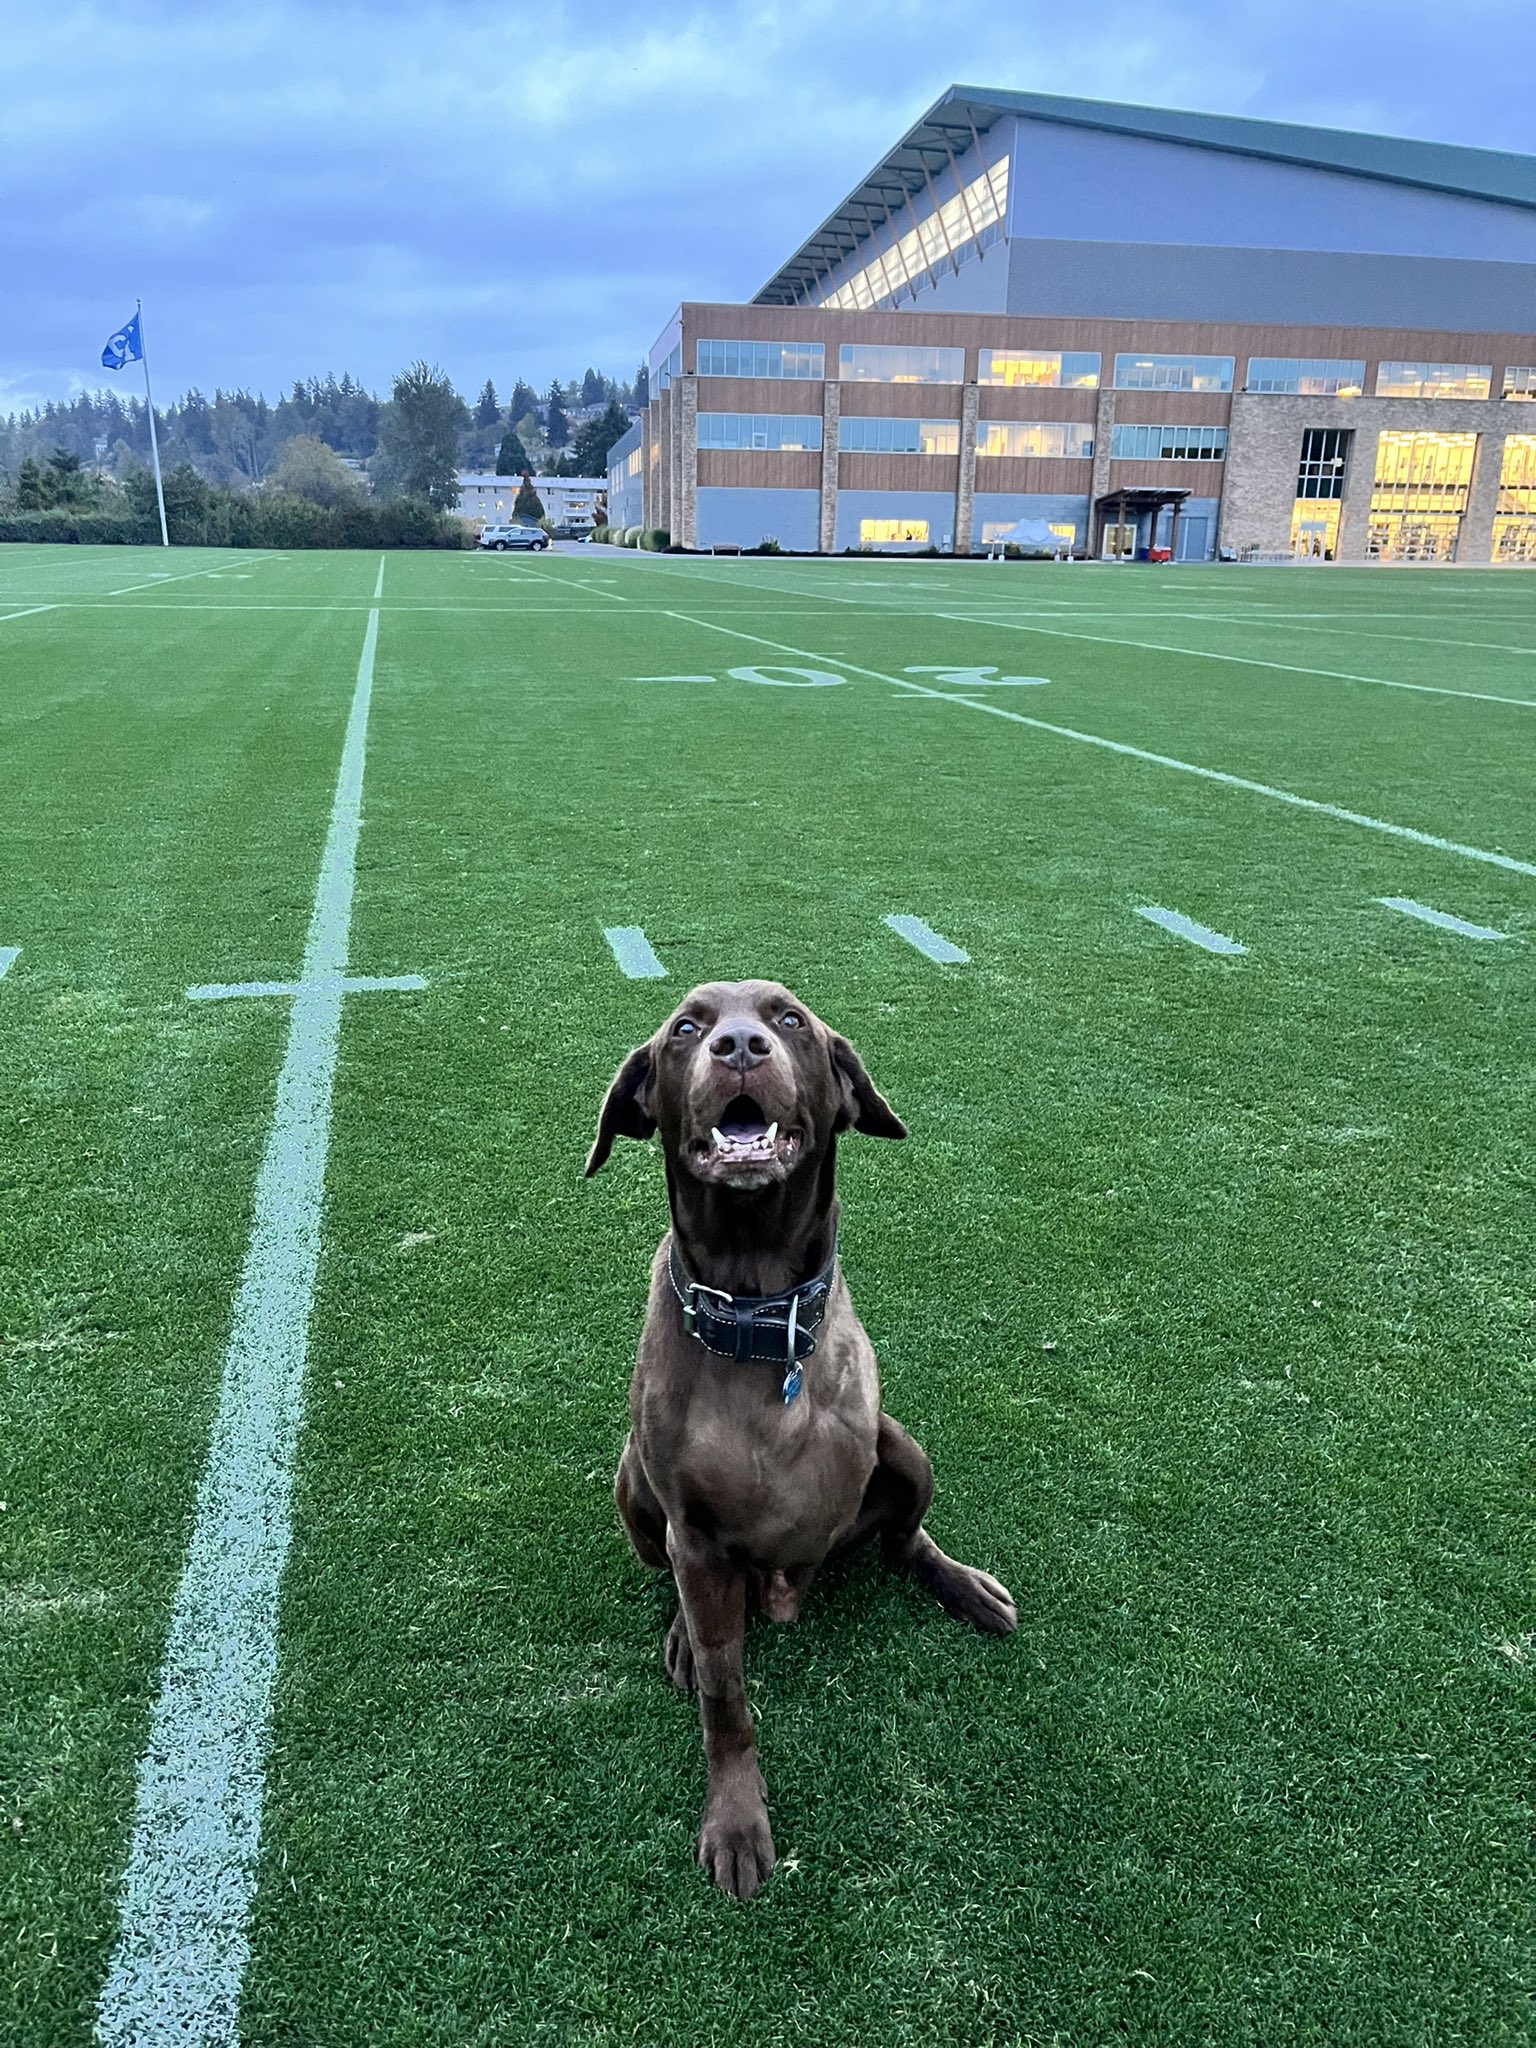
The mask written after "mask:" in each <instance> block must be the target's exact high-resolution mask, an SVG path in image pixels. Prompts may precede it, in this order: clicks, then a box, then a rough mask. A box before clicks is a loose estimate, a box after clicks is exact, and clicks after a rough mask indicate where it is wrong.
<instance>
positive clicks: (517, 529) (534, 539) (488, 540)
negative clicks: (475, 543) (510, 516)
mask: <svg viewBox="0 0 1536 2048" xmlns="http://www.w3.org/2000/svg"><path fill="white" fill-rule="evenodd" d="M479 544H480V546H481V547H483V548H494V549H495V550H496V552H497V554H498V555H500V554H505V552H506V550H507V549H508V548H547V547H548V546H549V535H548V534H547V533H546V532H545V531H544V529H543V527H542V526H487V527H485V528H484V529H483V530H482V532H481V535H480V543H479Z"/></svg>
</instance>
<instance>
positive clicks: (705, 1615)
mask: <svg viewBox="0 0 1536 2048" xmlns="http://www.w3.org/2000/svg"><path fill="white" fill-rule="evenodd" d="M667 1553H668V1555H669V1557H670V1558H671V1560H672V1571H673V1574H674V1576H675V1577H676V1579H677V1590H678V1593H679V1595H680V1596H681V1599H682V1603H683V1614H684V1616H685V1618H686V1621H687V1624H688V1634H689V1637H690V1639H691V1640H692V1643H693V1669H694V1676H695V1679H696V1681H697V1684H698V1689H699V1719H700V1721H701V1723H702V1724H703V1730H704V1756H705V1760H706V1762H707V1763H708V1765H709V1791H708V1793H707V1795H706V1797H705V1801H704V1823H703V1826H702V1827H701V1828H700V1829H699V1861H700V1863H702V1864H703V1866H704V1868H705V1869H706V1870H707V1871H708V1872H709V1874H710V1876H711V1877H712V1878H713V1879H714V1881H715V1883H716V1884H717V1885H719V1886H720V1888H721V1890H722V1891H727V1892H730V1893H731V1895H732V1896H733V1897H734V1898H738V1899H750V1898H751V1896H752V1894H753V1893H754V1892H755V1891H756V1890H757V1888H758V1886H759V1885H760V1884H761V1883H762V1881H763V1879H764V1878H765V1877H767V1875H768V1873H769V1872H770V1871H771V1870H772V1869H773V1835H772V1833H771V1832H770V1830H769V1827H768V1804H767V1800H766V1798H765V1796H764V1786H763V1779H762V1773H761V1772H760V1771H759V1770H758V1768H757V1743H756V1739H755V1737H754V1735H753V1730H752V1715H751V1713H750V1711H749V1710H748V1707H747V1688H746V1683H745V1680H744V1678H743V1675H742V1642H743V1637H744V1635H745V1632H746V1620H747V1582H746V1577H745V1574H744V1573H742V1572H740V1571H736V1570H733V1569H732V1568H731V1567H730V1566H729V1565H726V1564H723V1563H722V1562H721V1561H720V1560H719V1559H718V1558H714V1557H711V1556H709V1555H708V1553H707V1552H706V1551H705V1550H704V1549H703V1548H702V1546H701V1545H700V1544H699V1543H698V1542H697V1541H696V1540H695V1539H693V1538H692V1537H690V1535H689V1534H688V1532H687V1531H686V1530H684V1531H678V1530H677V1529H675V1527H673V1526H671V1525H669V1526H668V1529H667Z"/></svg>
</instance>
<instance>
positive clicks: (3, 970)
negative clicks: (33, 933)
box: [0, 946, 21, 981]
mask: <svg viewBox="0 0 1536 2048" xmlns="http://www.w3.org/2000/svg"><path fill="white" fill-rule="evenodd" d="M20 958H21V948H20V946H0V981H4V979H5V977H6V976H7V975H8V974H9V973H10V971H11V969H12V968H13V967H14V966H15V965H16V962H17V961H18V960H19V959H20Z"/></svg>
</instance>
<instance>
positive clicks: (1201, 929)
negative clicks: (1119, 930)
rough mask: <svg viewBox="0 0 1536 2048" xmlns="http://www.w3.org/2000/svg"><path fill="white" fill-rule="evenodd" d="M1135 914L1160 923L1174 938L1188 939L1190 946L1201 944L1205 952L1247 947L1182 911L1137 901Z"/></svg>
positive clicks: (1229, 950) (1148, 920) (1226, 951)
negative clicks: (1196, 921)
mask: <svg viewBox="0 0 1536 2048" xmlns="http://www.w3.org/2000/svg"><path fill="white" fill-rule="evenodd" d="M1136 915H1137V916H1138V917H1144V918H1145V919H1146V920H1147V922H1148V924H1155V925H1161V926H1162V928H1163V930H1164V931H1165V932H1172V933H1173V934H1174V936H1175V938H1180V939H1188V941H1189V943H1190V944H1191V945H1192V946H1203V947H1204V948H1205V950H1206V952H1207V953H1246V952H1247V950H1248V948H1247V947H1246V946H1240V945H1239V944H1238V942H1237V940H1236V939H1229V938H1228V937H1227V935H1226V933H1225V932H1213V931H1212V930H1211V928H1210V926H1209V925H1204V924H1196V923H1195V921H1194V919H1193V918H1192V917H1185V916H1184V914H1183V912H1182V911H1178V910H1164V909H1162V908H1161V907H1160V906H1159V905H1158V904H1155V903H1139V904H1137V906H1136Z"/></svg>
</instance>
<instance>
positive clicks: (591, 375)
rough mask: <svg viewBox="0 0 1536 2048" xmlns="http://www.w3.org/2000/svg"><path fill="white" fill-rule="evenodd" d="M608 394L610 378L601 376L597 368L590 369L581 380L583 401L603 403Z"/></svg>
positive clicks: (596, 403) (586, 403)
mask: <svg viewBox="0 0 1536 2048" xmlns="http://www.w3.org/2000/svg"><path fill="white" fill-rule="evenodd" d="M607 396H608V380H607V378H606V377H600V376H599V375H598V374H597V372H596V370H593V369H590V368H589V369H588V371H587V373H586V375H585V376H584V377H583V378H582V380H581V402H582V404H583V405H601V404H602V402H603V400H604V399H605V398H606V397H607Z"/></svg>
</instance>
